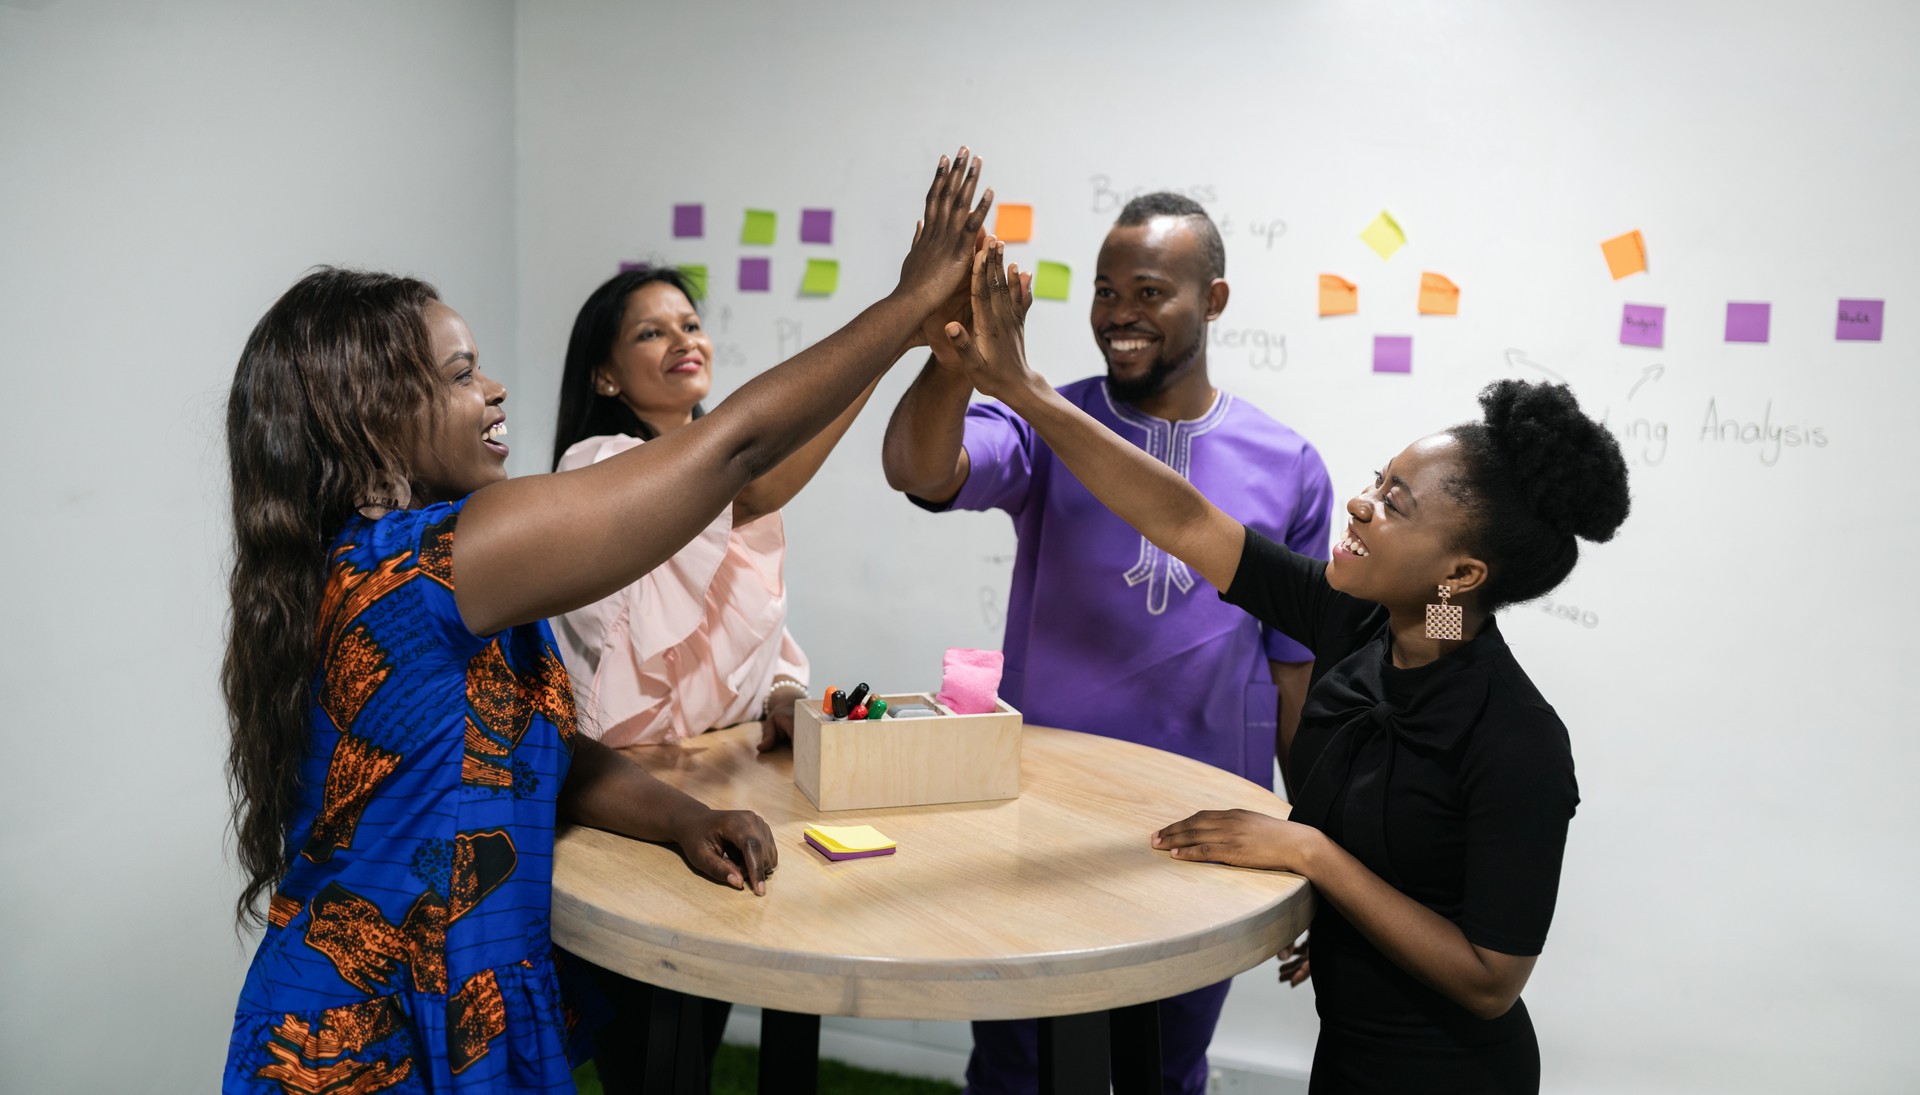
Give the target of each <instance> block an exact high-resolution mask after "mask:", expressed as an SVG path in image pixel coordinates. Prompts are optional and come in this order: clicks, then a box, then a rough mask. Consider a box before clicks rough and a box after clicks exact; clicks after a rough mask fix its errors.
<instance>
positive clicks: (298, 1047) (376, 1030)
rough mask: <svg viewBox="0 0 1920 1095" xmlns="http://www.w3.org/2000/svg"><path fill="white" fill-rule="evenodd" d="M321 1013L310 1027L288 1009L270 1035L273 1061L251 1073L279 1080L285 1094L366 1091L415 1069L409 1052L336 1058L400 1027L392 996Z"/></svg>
mask: <svg viewBox="0 0 1920 1095" xmlns="http://www.w3.org/2000/svg"><path fill="white" fill-rule="evenodd" d="M319 1018H320V1027H319V1029H318V1030H314V1029H312V1028H311V1027H309V1026H308V1025H307V1024H306V1022H305V1021H303V1020H301V1019H300V1018H299V1017H298V1016H295V1015H292V1014H289V1015H287V1016H286V1017H285V1018H284V1019H283V1020H282V1021H281V1023H280V1025H279V1026H277V1027H275V1028H274V1029H273V1030H272V1031H271V1032H270V1033H269V1035H268V1040H267V1052H268V1053H269V1054H271V1055H272V1056H273V1058H274V1061H273V1063H272V1064H269V1065H266V1066H264V1067H262V1068H261V1069H260V1070H259V1071H258V1072H256V1073H254V1078H255V1079H258V1080H267V1081H270V1082H273V1083H277V1084H279V1085H280V1090H281V1091H282V1092H284V1093H286V1095H369V1093H371V1092H376V1091H385V1090H386V1089H388V1088H390V1087H392V1086H393V1085H395V1084H397V1083H399V1082H401V1081H402V1080H405V1079H406V1078H407V1077H408V1076H411V1075H412V1074H413V1061H412V1060H411V1059H407V1058H402V1059H401V1060H400V1061H398V1062H393V1061H386V1060H379V1061H355V1060H339V1059H338V1058H340V1057H342V1056H344V1055H349V1054H354V1053H359V1052H360V1051H361V1050H363V1049H365V1048H366V1047H367V1046H369V1045H372V1044H373V1043H375V1042H378V1041H380V1040H381V1039H383V1038H386V1037H388V1036H389V1035H391V1034H393V1033H394V1032H395V1031H397V1030H399V1029H400V1028H401V1023H400V1018H399V1016H398V1015H397V1014H396V1013H395V1007H394V1003H393V1001H392V1000H391V999H389V998H382V999H379V1000H367V1001H364V1002H362V1003H358V1004H348V1005H346V1006H345V1007H338V1008H329V1009H328V1010H326V1011H323V1012H321V1013H320V1017H319ZM308 1062H320V1063H317V1064H309V1063H308ZM327 1062H332V1063H327Z"/></svg>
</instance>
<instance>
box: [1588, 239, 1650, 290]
mask: <svg viewBox="0 0 1920 1095" xmlns="http://www.w3.org/2000/svg"><path fill="white" fill-rule="evenodd" d="M1600 253H1601V254H1603V255H1605V256H1607V269H1609V270H1611V271H1613V280H1615V281H1619V280H1620V279H1621V278H1624V277H1626V276H1627V275H1628V274H1644V273H1646V271H1647V241H1646V240H1644V239H1642V238H1641V237H1640V230H1639V229H1638V228H1636V229H1634V230H1633V231H1631V232H1628V233H1627V234H1625V235H1622V236H1615V237H1613V238H1612V239H1610V240H1608V241H1607V242H1605V243H1603V244H1601V245H1600Z"/></svg>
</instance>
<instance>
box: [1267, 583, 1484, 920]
mask: <svg viewBox="0 0 1920 1095" xmlns="http://www.w3.org/2000/svg"><path fill="white" fill-rule="evenodd" d="M1506 649H1507V644H1506V640H1505V639H1503V638H1501V636H1500V633H1499V630H1498V629H1497V628H1496V627H1495V626H1494V623H1493V621H1491V620H1489V621H1487V626H1486V628H1485V629H1484V630H1482V631H1481V632H1480V634H1479V635H1476V636H1475V637H1474V639H1473V641H1472V642H1470V643H1468V644H1466V645H1465V646H1462V647H1460V648H1459V649H1457V650H1454V651H1452V652H1450V653H1448V654H1447V655H1446V656H1445V657H1443V658H1441V659H1440V661H1439V662H1437V663H1435V664H1434V667H1433V669H1432V671H1431V672H1430V673H1428V672H1423V671H1422V670H1418V669H1416V670H1391V671H1392V672H1394V673H1411V674H1418V683H1417V684H1415V685H1414V686H1413V687H1414V690H1413V693H1412V695H1411V697H1407V696H1404V695H1403V696H1402V698H1401V701H1400V702H1399V703H1398V704H1396V703H1395V701H1394V700H1393V699H1391V698H1390V695H1389V693H1388V691H1387V685H1386V680H1387V674H1388V672H1389V671H1390V661H1389V659H1390V658H1391V656H1392V653H1391V646H1390V644H1389V634H1388V630H1387V626H1386V625H1385V624H1382V625H1381V627H1380V633H1379V634H1378V635H1376V636H1375V637H1374V639H1373V641H1371V642H1369V643H1367V644H1366V645H1364V646H1362V647H1360V648H1359V649H1358V650H1355V651H1354V652H1353V653H1352V654H1350V655H1348V656H1347V657H1346V659H1345V660H1344V661H1342V662H1341V663H1340V664H1339V665H1337V666H1335V667H1334V668H1333V669H1331V670H1329V671H1328V672H1327V674H1326V676H1324V677H1322V678H1321V679H1320V681H1319V683H1318V684H1316V685H1315V686H1314V688H1313V691H1311V692H1309V693H1308V694H1307V701H1306V705H1305V710H1303V711H1302V713H1301V721H1302V722H1303V723H1306V722H1308V721H1309V720H1311V721H1312V722H1317V723H1322V724H1325V723H1337V724H1339V726H1340V729H1338V730H1336V731H1334V733H1333V736H1332V738H1330V739H1329V740H1328V741H1327V744H1326V747H1325V748H1323V749H1322V750H1321V751H1320V755H1319V757H1318V758H1316V759H1315V761H1314V763H1313V768H1312V769H1311V770H1310V771H1309V772H1308V773H1307V775H1306V778H1305V779H1304V780H1302V781H1301V782H1300V785H1299V786H1300V790H1299V792H1298V794H1297V796H1296V798H1297V801H1295V802H1294V804H1293V814H1292V819H1293V820H1294V821H1298V822H1301V823H1302V824H1305V825H1311V826H1313V827H1314V828H1316V829H1319V830H1321V831H1322V832H1325V831H1326V830H1327V823H1328V821H1329V820H1330V819H1331V817H1332V812H1333V808H1334V805H1335V803H1336V802H1338V803H1339V805H1340V844H1341V846H1342V847H1344V848H1345V849H1346V850H1347V851H1348V852H1350V853H1352V854H1353V855H1354V856H1355V857H1356V858H1358V859H1359V860H1360V861H1361V862H1362V863H1365V864H1366V865H1367V866H1368V867H1369V868H1371V869H1372V870H1373V871H1374V873H1376V874H1378V875H1379V876H1380V877H1381V878H1384V879H1386V880H1387V881H1388V882H1389V883H1392V884H1393V885H1394V886H1395V887H1396V888H1400V880H1399V878H1398V877H1397V875H1396V874H1395V872H1394V870H1393V857H1392V854H1391V849H1390V848H1389V847H1388V844H1387V832H1386V810H1387V787H1388V785H1389V784H1390V783H1392V781H1393V767H1394V761H1395V759H1396V757H1397V755H1398V754H1399V751H1400V750H1401V749H1402V748H1410V749H1416V750H1419V751H1421V752H1426V753H1443V752H1447V751H1449V750H1451V749H1453V748H1454V747H1455V746H1457V745H1458V744H1460V741H1461V739H1462V738H1463V737H1464V736H1465V735H1466V733H1467V731H1468V730H1470V729H1471V728H1472V727H1473V725H1474V724H1475V723H1476V722H1478V721H1479V719H1480V714H1481V712H1482V711H1484V710H1485V709H1486V706H1487V693H1488V682H1489V680H1490V679H1491V675H1492V674H1491V663H1492V661H1493V660H1494V659H1495V658H1497V657H1499V656H1500V655H1502V654H1504V653H1505V651H1506ZM1402 691H1403V692H1404V691H1405V690H1404V689H1402ZM1343 787H1344V788H1345V789H1346V796H1345V800H1344V801H1341V794H1340V792H1341V789H1342V788H1343Z"/></svg>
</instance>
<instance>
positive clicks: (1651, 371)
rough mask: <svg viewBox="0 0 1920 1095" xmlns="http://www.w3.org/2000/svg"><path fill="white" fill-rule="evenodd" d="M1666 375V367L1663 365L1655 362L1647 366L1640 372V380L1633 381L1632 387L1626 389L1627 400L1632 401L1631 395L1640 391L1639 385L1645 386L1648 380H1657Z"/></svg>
mask: <svg viewBox="0 0 1920 1095" xmlns="http://www.w3.org/2000/svg"><path fill="white" fill-rule="evenodd" d="M1666 373H1667V367H1666V366H1665V365H1662V364H1660V363H1659V362H1657V361H1656V362H1654V363H1653V364H1651V365H1649V366H1647V367H1646V368H1644V369H1642V370H1640V379H1638V380H1636V381H1634V382H1633V387H1631V388H1629V389H1627V398H1628V399H1632V398H1633V393H1635V392H1637V391H1639V390H1640V385H1642V384H1645V383H1646V382H1647V381H1649V380H1658V379H1660V378H1661V377H1663V376H1665V375H1666Z"/></svg>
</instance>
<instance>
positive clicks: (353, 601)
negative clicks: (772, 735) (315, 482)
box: [223, 500, 585, 1095]
mask: <svg viewBox="0 0 1920 1095" xmlns="http://www.w3.org/2000/svg"><path fill="white" fill-rule="evenodd" d="M463 504H464V500H463V501H461V502H453V503H446V504H442V505H436V506H432V507H429V508H427V509H422V510H409V511H400V512H395V513H390V514H388V515H387V516H385V517H382V518H380V519H379V520H377V521H375V520H368V519H366V518H362V517H355V518H354V519H353V520H352V521H350V522H349V523H348V525H347V527H346V528H345V529H344V530H343V531H342V532H341V533H340V537H339V539H338V540H336V541H335V543H334V548H333V552H332V555H331V556H330V558H329V560H328V573H327V584H326V589H325V592H324V593H323V595H322V600H321V606H320V619H319V631H318V653H319V657H318V669H317V671H316V673H315V678H314V689H313V736H312V742H311V744H310V746H309V747H308V751H307V756H306V759H305V761H304V762H303V765H302V767H301V773H300V777H301V778H300V788H299V793H298V804H297V806H296V809H295V812H294V824H293V831H292V834H291V837H290V843H289V845H288V847H289V850H291V851H292V852H293V865H292V866H291V867H290V868H289V869H288V871H287V874H286V877H284V878H283V879H281V881H280V884H279V886H278V887H277V888H276V890H275V891H274V894H273V897H272V899H271V902H270V904H269V906H268V927H267V929H266V935H265V937H264V938H263V939H261V941H260V948H259V950H258V951H257V952H256V953H255V955H254V959H253V965H252V967H251V969H249V970H248V972H247V980H246V985H245V987H244V988H243V989H242V990H241V993H240V1004H239V1008H238V1009H237V1011H236V1013H235V1015H234V1023H233V1042H232V1044H231V1047H230V1048H229V1050H228V1055H227V1068H226V1076H225V1080H224V1085H223V1089H224V1090H225V1091H227V1092H249V1093H269V1092H270V1093H273V1095H293V1093H306V1092H316V1093H317V1092H338V1093H347V1092H352V1093H355V1095H364V1093H368V1092H394V1093H396V1095H398V1093H402V1092H448V1091H488V1092H526V1091H542V1092H571V1091H572V1090H573V1083H572V1080H571V1078H570V1077H571V1067H570V1063H569V1059H570V1054H569V1046H568V1044H567V1043H568V1040H569V1027H570V1026H571V1025H572V1024H571V1022H570V1020H571V1016H570V1014H569V1011H568V1009H567V1008H566V1006H565V1005H563V1004H562V1002H561V997H560V990H559V983H558V976H557V974H556V970H555V965H554V962H555V958H554V952H553V944H552V942H551V940H550V939H549V936H548V923H547V917H548V910H549V908H550V906H551V900H552V899H551V881H552V865H553V837H554V813H555V803H556V801H557V800H558V797H559V794H560V785H561V783H562V781H563V780H565V778H566V774H567V764H568V760H569V754H570V750H571V747H572V742H573V735H574V708H573V690H572V687H571V685H570V684H569V682H568V678H567V673H566V670H565V669H564V668H562V666H561V664H560V655H559V653H558V651H557V650H556V649H555V647H554V642H553V633H552V632H551V631H550V630H548V628H547V625H546V623H545V622H544V621H541V622H537V623H532V624H524V625H521V626H519V627H514V628H510V629H508V630H506V631H502V632H500V633H499V634H497V635H493V636H491V637H481V636H478V635H475V634H473V633H472V632H471V631H468V630H467V628H466V625H465V624H464V623H462V622H461V618H460V612H459V610H458V608H456V607H455V605H454V598H453V530H454V525H455V523H456V522H457V521H458V519H459V516H460V508H461V506H462V505H463ZM584 1033H585V1032H584V1031H583V1032H582V1034H584ZM582 1041H583V1042H584V1039H583V1040H582ZM581 1048H584V1046H582V1047H581ZM576 1059H577V1057H576Z"/></svg>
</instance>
